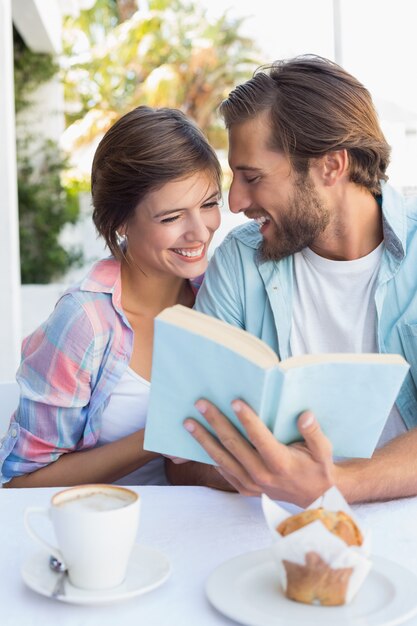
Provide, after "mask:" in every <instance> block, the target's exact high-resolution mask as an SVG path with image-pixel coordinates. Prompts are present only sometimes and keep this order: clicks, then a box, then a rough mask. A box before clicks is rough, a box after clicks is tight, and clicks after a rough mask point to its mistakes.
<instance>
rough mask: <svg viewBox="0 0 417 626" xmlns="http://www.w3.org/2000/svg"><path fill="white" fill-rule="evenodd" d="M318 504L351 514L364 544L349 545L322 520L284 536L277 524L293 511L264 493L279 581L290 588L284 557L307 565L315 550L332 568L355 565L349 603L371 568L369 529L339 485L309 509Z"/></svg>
mask: <svg viewBox="0 0 417 626" xmlns="http://www.w3.org/2000/svg"><path fill="white" fill-rule="evenodd" d="M319 507H323V508H324V509H327V510H330V511H344V512H345V513H347V514H348V515H350V516H351V517H352V519H353V520H354V521H355V522H356V524H357V525H358V527H359V529H360V531H361V533H362V535H363V538H364V541H363V544H362V545H361V546H348V545H346V543H345V542H344V541H343V540H342V539H339V537H337V536H336V535H334V534H333V533H331V532H330V531H329V530H327V528H326V527H325V526H324V524H322V522H320V521H319V520H317V521H315V522H312V523H311V524H308V525H307V526H304V527H303V528H300V529H299V530H296V531H294V532H293V533H291V534H289V535H287V536H285V537H283V536H282V535H280V534H279V532H278V531H277V526H278V525H279V524H280V523H281V522H282V521H283V520H284V519H286V518H287V517H290V516H291V515H292V514H291V513H289V512H288V511H287V510H285V509H284V508H282V507H281V506H279V504H277V503H276V502H274V501H273V500H271V499H270V498H268V496H266V495H265V494H263V495H262V508H263V513H264V516H265V519H266V522H267V524H268V527H269V529H270V531H271V536H272V552H273V555H274V558H275V560H276V562H277V565H278V576H279V581H280V583H281V586H282V588H283V590H284V591H285V590H286V588H287V575H286V572H285V568H284V565H283V563H282V562H283V560H286V561H290V562H292V563H298V564H299V565H304V564H305V556H306V553H307V552H316V553H317V554H318V555H319V556H320V557H321V558H322V559H323V561H325V562H326V563H327V564H328V565H329V566H330V567H331V568H332V569H339V568H347V567H351V568H352V574H351V576H350V579H349V583H348V586H347V590H346V599H345V601H346V603H348V602H350V601H351V600H352V598H353V597H354V596H355V594H356V593H357V591H358V590H359V588H360V586H361V585H362V583H363V581H364V580H365V578H366V576H367V574H368V572H369V570H370V569H371V561H370V559H369V554H370V546H371V536H370V532H369V531H368V530H366V529H364V528H362V527H361V524H360V523H359V522H358V520H357V518H356V517H355V514H354V513H353V511H352V509H351V508H350V507H349V505H348V503H347V502H346V500H345V499H344V497H343V496H342V494H341V493H340V491H339V490H338V489H337V487H331V488H330V489H328V491H326V492H325V493H324V494H323V495H322V496H320V498H318V499H317V500H315V501H314V502H313V503H312V504H310V506H309V507H308V508H309V509H317V508H319Z"/></svg>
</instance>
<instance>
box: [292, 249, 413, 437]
mask: <svg viewBox="0 0 417 626" xmlns="http://www.w3.org/2000/svg"><path fill="white" fill-rule="evenodd" d="M383 249H384V243H383V242H382V243H381V244H380V245H379V246H378V247H377V248H375V250H373V251H372V252H371V253H370V254H368V255H367V256H365V257H362V258H360V259H355V260H353V261H333V260H330V259H325V258H324V257H321V256H319V255H317V254H315V253H314V252H313V251H312V250H310V248H305V249H304V250H302V251H301V252H297V254H295V255H294V306H293V319H292V327H291V339H290V348H291V354H292V355H293V356H298V355H301V354H308V353H310V354H320V353H325V352H353V353H359V352H378V345H377V336H376V307H375V288H376V281H377V278H378V272H379V267H380V263H381V258H382V253H383ZM405 431H406V426H405V424H404V421H403V420H402V418H401V416H400V414H399V412H398V410H397V408H396V406H395V405H394V407H393V409H392V411H391V413H390V415H389V417H388V420H387V423H386V425H385V427H384V430H383V432H382V434H381V438H380V440H379V442H378V447H380V446H381V445H383V444H385V443H387V442H388V441H389V440H390V439H392V438H393V437H396V436H398V435H400V434H401V433H403V432H405Z"/></svg>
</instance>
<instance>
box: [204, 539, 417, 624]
mask: <svg viewBox="0 0 417 626" xmlns="http://www.w3.org/2000/svg"><path fill="white" fill-rule="evenodd" d="M416 589H417V577H416V576H415V574H413V573H412V572H410V571H409V570H407V569H405V568H404V567H402V566H401V565H398V563H394V562H393V561H388V560H387V559H383V558H382V557H377V556H373V557H372V570H371V571H370V573H369V574H368V577H367V578H366V580H365V582H364V584H363V586H362V587H361V589H360V590H359V592H358V594H357V595H356V597H355V598H354V599H353V600H352V602H351V603H350V604H348V605H346V606H338V607H321V606H311V605H305V604H299V603H297V602H292V601H291V600H288V599H287V598H285V596H284V595H283V593H282V591H281V590H280V589H279V585H278V580H277V574H276V564H275V562H274V561H273V558H272V555H271V551H270V550H258V551H256V552H249V553H247V554H242V555H241V556H238V557H235V558H234V559H231V560H230V561H227V562H226V563H223V564H222V565H220V566H219V567H218V568H216V569H215V570H214V572H212V573H211V575H210V576H209V578H208V580H207V583H206V593H207V597H208V599H209V600H210V602H211V603H212V605H213V606H214V607H215V608H216V609H217V610H218V611H220V612H221V613H223V614H224V615H226V616H227V617H230V618H231V619H234V620H236V621H238V622H240V623H241V624H246V625H247V626H271V624H273V625H274V626H311V625H312V624H320V625H321V626H335V624H337V625H338V626H360V625H361V626H363V625H364V624H366V626H394V625H395V624H401V623H403V622H405V621H406V620H407V619H410V618H411V617H412V616H413V615H415V614H416V613H417V593H416Z"/></svg>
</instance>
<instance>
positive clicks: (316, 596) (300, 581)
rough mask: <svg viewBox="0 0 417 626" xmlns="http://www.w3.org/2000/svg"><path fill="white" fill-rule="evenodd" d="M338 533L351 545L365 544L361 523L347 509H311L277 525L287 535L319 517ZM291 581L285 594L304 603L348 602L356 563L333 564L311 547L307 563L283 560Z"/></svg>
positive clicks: (306, 558)
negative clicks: (337, 566) (351, 564)
mask: <svg viewBox="0 0 417 626" xmlns="http://www.w3.org/2000/svg"><path fill="white" fill-rule="evenodd" d="M317 520H319V521H321V522H322V523H323V524H324V526H325V528H326V529H327V530H328V531H330V532H331V533H332V534H334V535H336V536H337V537H339V538H340V539H342V541H344V542H345V543H346V545H347V546H361V545H362V543H363V536H362V533H361V531H360V530H359V528H358V526H357V524H356V523H355V522H354V521H353V519H352V518H351V517H350V516H349V515H348V514H347V513H345V512H344V511H329V510H326V509H324V508H318V509H307V510H306V511H303V512H302V513H298V514H297V515H292V516H290V517H287V518H286V519H284V520H283V521H282V522H281V523H280V524H279V525H278V526H277V528H276V530H277V531H278V532H279V534H280V535H281V536H283V537H286V536H288V535H290V534H291V533H293V532H295V531H297V530H300V529H301V528H304V527H305V526H307V525H308V524H311V523H312V522H315V521H317ZM282 564H283V566H284V568H285V573H286V579H287V584H286V588H285V595H286V597H287V598H289V599H290V600H294V601H296V602H303V603H304V604H320V605H322V606H338V605H341V604H345V602H346V594H347V589H348V585H349V581H350V577H351V575H352V571H353V568H352V567H340V568H332V567H331V566H330V565H329V564H328V563H327V562H326V561H325V560H324V559H323V558H322V557H321V556H320V554H318V552H316V551H307V552H306V553H305V557H304V564H300V563H295V562H292V561H289V560H287V559H283V560H282Z"/></svg>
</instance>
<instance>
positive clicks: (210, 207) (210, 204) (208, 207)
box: [203, 200, 220, 209]
mask: <svg viewBox="0 0 417 626" xmlns="http://www.w3.org/2000/svg"><path fill="white" fill-rule="evenodd" d="M219 205H220V200H214V201H213V202H207V204H203V209H212V208H213V207H215V206H219Z"/></svg>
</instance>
